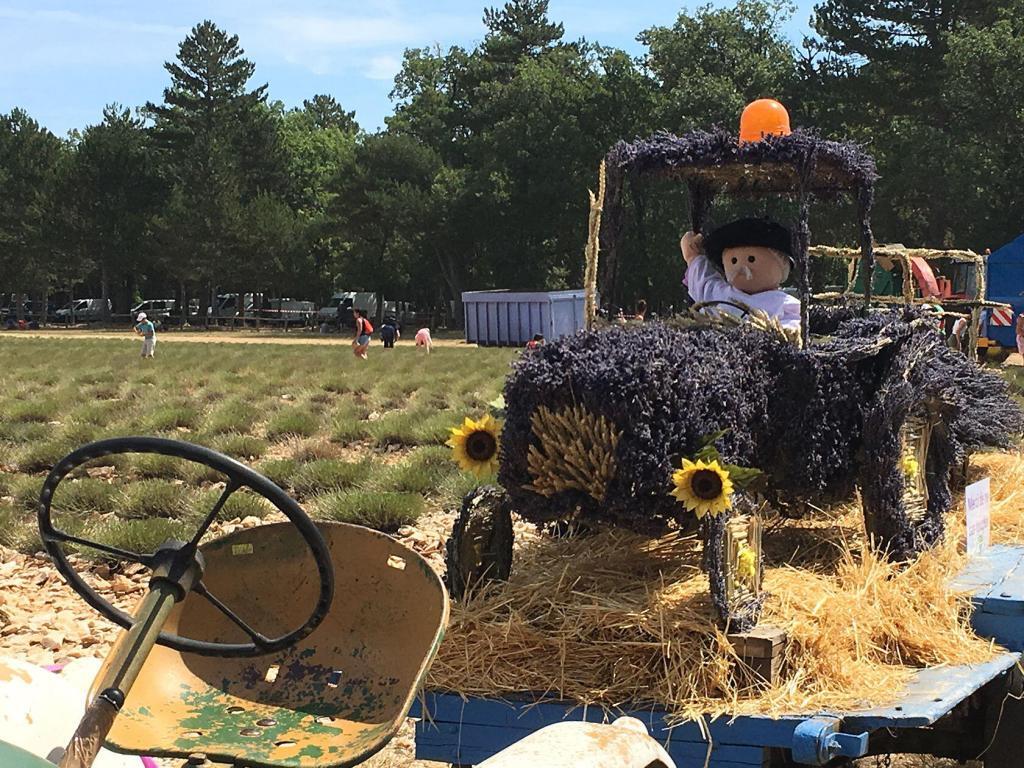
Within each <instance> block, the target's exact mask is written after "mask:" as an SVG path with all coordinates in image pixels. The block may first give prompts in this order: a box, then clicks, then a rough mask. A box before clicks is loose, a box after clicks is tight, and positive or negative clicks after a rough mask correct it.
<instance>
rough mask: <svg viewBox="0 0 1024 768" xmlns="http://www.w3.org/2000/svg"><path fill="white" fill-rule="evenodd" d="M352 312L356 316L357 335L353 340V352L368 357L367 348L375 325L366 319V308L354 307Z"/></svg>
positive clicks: (357, 355) (363, 357) (362, 357)
mask: <svg viewBox="0 0 1024 768" xmlns="http://www.w3.org/2000/svg"><path fill="white" fill-rule="evenodd" d="M352 314H353V315H355V318H356V337H355V338H354V339H353V340H352V353H353V354H354V355H355V356H356V357H358V358H360V359H362V360H365V359H366V350H367V349H369V347H370V335H371V334H372V333H373V325H372V324H371V323H370V321H369V320H367V319H366V310H363V309H353V310H352Z"/></svg>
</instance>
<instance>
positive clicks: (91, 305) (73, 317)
mask: <svg viewBox="0 0 1024 768" xmlns="http://www.w3.org/2000/svg"><path fill="white" fill-rule="evenodd" d="M106 304H107V311H106V314H107V315H108V316H109V315H110V311H111V309H112V308H113V305H112V304H111V301H110V299H107V300H106ZM54 314H55V315H56V317H57V320H58V321H59V322H62V323H71V322H75V323H94V322H96V321H97V320H102V319H103V316H104V313H103V299H75V300H74V301H73V302H71V303H70V304H68V305H67V306H66V307H61V308H60V309H58V310H57V311H56V312H55V313H54Z"/></svg>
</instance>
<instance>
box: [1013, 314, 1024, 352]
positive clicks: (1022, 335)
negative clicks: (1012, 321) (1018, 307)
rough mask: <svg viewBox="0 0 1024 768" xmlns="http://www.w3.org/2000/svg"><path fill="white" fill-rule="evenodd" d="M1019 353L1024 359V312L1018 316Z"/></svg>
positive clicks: (1016, 328)
mask: <svg viewBox="0 0 1024 768" xmlns="http://www.w3.org/2000/svg"><path fill="white" fill-rule="evenodd" d="M1015 330H1016V331H1017V352H1018V353H1019V354H1020V355H1021V356H1022V357H1024V312H1021V313H1020V314H1019V315H1017V324H1016V327H1015Z"/></svg>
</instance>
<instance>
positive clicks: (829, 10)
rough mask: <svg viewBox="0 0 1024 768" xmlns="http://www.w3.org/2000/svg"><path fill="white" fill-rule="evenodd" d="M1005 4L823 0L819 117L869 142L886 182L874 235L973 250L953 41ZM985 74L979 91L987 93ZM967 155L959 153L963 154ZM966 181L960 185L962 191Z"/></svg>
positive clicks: (813, 86) (814, 97) (817, 20)
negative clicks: (953, 90) (952, 95)
mask: <svg viewBox="0 0 1024 768" xmlns="http://www.w3.org/2000/svg"><path fill="white" fill-rule="evenodd" d="M1005 5H1006V4H1005V2H1000V1H999V0H977V1H976V2H970V3H965V2H961V1H960V0H919V1H915V2H910V1H909V0H896V1H895V2H879V1H878V0H825V2H822V3H820V4H818V5H817V6H816V7H815V16H814V26H815V29H816V31H817V33H818V36H819V37H818V39H816V40H814V41H811V43H810V47H811V53H812V56H813V55H816V56H817V58H818V60H817V62H816V63H815V65H814V68H815V69H816V70H817V73H816V74H817V77H812V78H809V82H808V88H807V90H808V92H809V94H810V98H809V101H810V103H811V104H813V105H815V106H816V107H817V109H816V111H815V114H814V117H815V123H816V124H817V125H819V126H821V127H822V128H825V129H826V130H828V131H829V132H833V133H841V134H844V135H846V136H849V137H852V138H858V139H861V140H862V141H865V142H870V145H871V150H872V152H873V154H874V155H875V157H876V160H877V161H878V164H879V169H880V172H881V176H882V181H881V182H880V184H879V187H878V192H877V199H878V200H879V201H880V202H881V201H884V205H878V206H876V208H875V214H874V216H873V223H874V229H875V232H876V236H877V237H878V238H879V239H881V240H889V241H896V240H898V241H901V242H904V243H906V244H908V245H932V246H940V247H941V246H970V245H972V243H971V242H970V234H969V233H970V231H971V226H970V223H969V219H968V217H967V209H966V207H965V206H964V205H963V201H962V200H961V199H959V195H960V193H962V191H963V190H962V184H961V180H962V178H963V177H962V174H963V173H964V172H965V171H967V170H968V169H967V168H965V167H962V165H961V163H962V162H963V158H962V141H963V138H964V136H963V135H962V134H961V133H960V131H961V127H960V122H961V121H960V117H959V116H958V115H956V114H955V113H954V110H953V108H952V102H951V100H950V99H949V98H947V90H948V83H949V81H950V78H955V79H957V80H960V81H961V82H962V80H963V78H962V77H961V75H960V73H958V72H957V69H956V67H951V64H953V63H954V59H952V58H950V52H951V44H952V43H953V41H954V40H955V39H956V38H957V36H959V35H962V34H964V33H965V32H967V31H968V30H971V29H982V28H988V27H989V26H990V25H991V24H993V23H994V22H995V21H996V20H997V19H998V17H999V8H1000V7H1001V6H1005ZM984 80H985V78H981V79H975V81H974V87H977V88H982V89H985V88H987V87H988V86H987V84H986V83H985V82H984ZM958 157H960V159H956V158H958ZM971 176H972V177H973V176H974V174H971ZM958 187H961V189H960V190H959V191H958V189H957V188H958Z"/></svg>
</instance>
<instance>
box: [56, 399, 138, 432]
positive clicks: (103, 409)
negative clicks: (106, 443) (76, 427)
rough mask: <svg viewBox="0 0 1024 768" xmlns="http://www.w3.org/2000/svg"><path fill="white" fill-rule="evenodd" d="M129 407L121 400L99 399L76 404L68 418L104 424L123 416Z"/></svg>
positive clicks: (98, 424)
mask: <svg viewBox="0 0 1024 768" xmlns="http://www.w3.org/2000/svg"><path fill="white" fill-rule="evenodd" d="M131 407H132V406H131V405H129V404H128V403H125V402H124V401H121V400H100V401H97V402H92V403H85V404H84V405H80V406H78V407H77V408H75V409H74V410H73V411H71V413H70V414H69V417H68V418H69V420H70V421H72V422H74V423H80V424H94V425H97V426H106V425H107V424H109V423H111V422H112V421H115V420H116V419H118V418H123V417H124V416H125V415H126V411H127V409H129V408H131Z"/></svg>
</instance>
